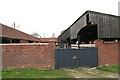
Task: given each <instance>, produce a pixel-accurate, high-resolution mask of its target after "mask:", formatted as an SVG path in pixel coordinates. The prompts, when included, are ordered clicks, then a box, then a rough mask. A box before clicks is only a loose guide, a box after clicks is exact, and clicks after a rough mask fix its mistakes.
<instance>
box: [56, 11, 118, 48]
mask: <svg viewBox="0 0 120 80" xmlns="http://www.w3.org/2000/svg"><path fill="white" fill-rule="evenodd" d="M95 40H103V41H120V17H119V16H115V15H111V14H105V13H100V12H94V11H86V12H85V13H84V14H83V15H82V16H80V17H79V18H78V19H77V20H76V21H75V22H74V23H73V24H72V25H71V26H70V27H68V28H67V29H66V30H65V31H63V32H62V33H61V34H60V36H59V37H58V42H59V43H60V44H61V45H64V44H65V45H66V47H67V48H70V47H71V44H76V42H78V47H79V44H81V43H82V42H85V43H86V44H87V43H89V42H90V41H92V42H94V41H95Z"/></svg>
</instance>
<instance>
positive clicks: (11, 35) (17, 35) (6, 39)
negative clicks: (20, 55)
mask: <svg viewBox="0 0 120 80" xmlns="http://www.w3.org/2000/svg"><path fill="white" fill-rule="evenodd" d="M0 31H1V33H0V39H1V42H0V43H3V44H6V43H7V44H8V43H38V42H40V39H39V38H37V37H34V36H32V35H29V34H27V33H24V32H22V31H19V30H17V29H14V28H12V27H8V26H7V25H4V24H0Z"/></svg>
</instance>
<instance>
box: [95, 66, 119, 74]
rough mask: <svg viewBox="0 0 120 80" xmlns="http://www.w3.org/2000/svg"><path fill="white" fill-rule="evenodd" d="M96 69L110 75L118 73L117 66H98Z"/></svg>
mask: <svg viewBox="0 0 120 80" xmlns="http://www.w3.org/2000/svg"><path fill="white" fill-rule="evenodd" d="M96 69H98V70H103V71H108V72H112V73H118V65H111V66H105V65H103V66H99V67H97V68H96Z"/></svg>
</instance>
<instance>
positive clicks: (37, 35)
mask: <svg viewBox="0 0 120 80" xmlns="http://www.w3.org/2000/svg"><path fill="white" fill-rule="evenodd" d="M32 36H35V37H38V38H40V37H41V36H40V35H39V34H38V33H37V32H33V33H32Z"/></svg>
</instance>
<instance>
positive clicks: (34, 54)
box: [2, 42, 55, 68]
mask: <svg viewBox="0 0 120 80" xmlns="http://www.w3.org/2000/svg"><path fill="white" fill-rule="evenodd" d="M54 49H55V44H54V42H49V45H46V44H44V45H43V44H42V45H41V44H40V43H31V44H30V43H24V44H23V43H22V44H9V45H2V64H3V68H26V67H33V68H42V67H51V68H52V67H54V65H55V60H54V59H55V58H54Z"/></svg>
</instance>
